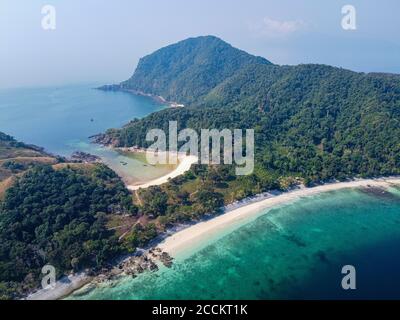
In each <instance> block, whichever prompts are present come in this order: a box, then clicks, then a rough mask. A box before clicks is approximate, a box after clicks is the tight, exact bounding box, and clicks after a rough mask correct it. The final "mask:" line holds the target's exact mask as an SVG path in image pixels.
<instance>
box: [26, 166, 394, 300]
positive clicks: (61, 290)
mask: <svg viewBox="0 0 400 320" xmlns="http://www.w3.org/2000/svg"><path fill="white" fill-rule="evenodd" d="M194 160H196V161H197V159H194V158H192V159H187V161H186V162H185V163H184V165H183V166H182V167H181V168H180V170H179V171H178V172H177V173H179V172H182V173H183V172H186V171H187V170H188V168H190V166H191V164H192V163H193V161H194ZM181 165H182V163H181ZM167 180H168V179H167ZM164 181H165V180H164ZM159 183H160V184H161V183H164V182H162V180H161V181H159ZM393 185H397V186H399V185H400V177H392V178H377V179H366V180H353V181H349V182H336V183H329V184H324V185H320V186H317V187H313V188H305V187H302V188H299V189H295V190H292V191H289V192H284V193H281V194H279V195H273V194H269V195H268V196H266V197H264V198H263V199H262V200H260V201H257V200H256V201H255V202H251V203H249V204H244V205H243V206H240V207H238V208H236V209H233V210H229V209H228V210H227V211H226V212H225V213H224V214H222V215H220V216H217V217H215V218H212V219H210V220H208V221H204V222H199V223H197V224H194V225H192V226H189V227H187V228H185V229H183V230H181V231H178V232H176V233H174V234H173V235H171V236H169V237H167V238H166V239H165V240H163V241H162V242H161V243H160V244H159V245H158V247H159V248H160V249H162V250H163V251H165V252H168V253H169V254H170V255H171V256H173V257H174V256H176V255H177V254H178V253H180V252H182V251H185V250H189V251H190V248H191V247H193V246H194V245H196V244H198V243H200V242H201V241H202V240H204V239H208V238H210V237H211V236H212V235H214V234H216V233H219V232H223V231H224V230H226V229H227V228H229V227H230V226H233V225H235V224H236V223H240V222H241V221H247V219H250V218H252V217H254V218H256V217H257V216H258V215H260V214H261V213H262V211H263V210H264V209H267V208H272V207H274V206H277V205H281V204H285V203H288V202H291V201H293V200H296V199H299V198H302V197H308V196H313V195H316V194H319V193H323V192H328V191H334V190H341V189H345V188H360V187H382V188H387V187H390V186H393ZM90 281H91V278H90V277H88V276H87V275H85V274H84V273H80V274H77V275H74V276H69V277H68V278H63V279H62V280H60V281H59V282H57V285H56V287H55V288H54V289H50V290H44V289H42V290H39V291H37V292H36V293H33V294H31V295H30V296H29V297H27V299H28V300H56V299H62V298H64V297H66V296H68V295H69V294H71V293H72V292H73V291H75V290H78V289H80V288H82V287H83V286H84V285H86V284H88V283H90Z"/></svg>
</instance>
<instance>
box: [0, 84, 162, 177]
mask: <svg viewBox="0 0 400 320" xmlns="http://www.w3.org/2000/svg"><path fill="white" fill-rule="evenodd" d="M99 85H101V84H99V83H98V84H96V83H91V84H83V85H71V86H62V87H44V88H19V89H2V90H0V131H2V132H5V133H7V134H9V135H12V136H14V137H15V138H16V139H18V140H20V141H23V142H25V143H31V144H35V145H38V146H41V147H44V148H45V149H46V150H47V151H49V152H51V153H54V154H59V155H63V156H68V155H70V154H71V153H72V152H74V151H85V152H89V153H91V154H96V155H98V156H100V157H102V159H103V160H104V162H106V163H107V164H108V165H109V166H110V167H112V168H113V169H114V170H115V171H116V172H118V173H119V174H120V175H121V176H125V177H127V176H129V177H130V178H129V179H128V180H129V181H128V182H139V181H142V180H148V179H154V178H156V177H159V176H162V175H164V174H165V173H166V171H165V170H166V169H165V168H154V167H150V168H148V167H146V166H145V165H144V163H143V162H142V161H140V159H132V158H130V157H129V158H128V157H124V156H122V155H121V154H119V153H117V152H115V151H112V150H109V149H106V148H102V147H100V146H97V145H93V144H90V143H89V139H88V138H89V136H92V135H95V134H98V133H102V132H104V131H105V130H107V129H109V128H119V127H121V126H123V125H125V124H126V123H128V122H129V121H130V120H132V119H134V118H141V117H143V116H146V115H148V114H150V113H152V112H155V111H158V110H161V109H163V108H165V106H162V105H160V104H158V103H157V102H155V101H153V100H152V99H149V98H146V97H140V96H135V95H132V94H129V93H125V92H104V91H100V90H95V89H93V88H95V87H98V86H99ZM122 162H123V163H127V165H122V164H121V163H122Z"/></svg>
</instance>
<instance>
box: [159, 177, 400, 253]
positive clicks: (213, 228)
mask: <svg viewBox="0 0 400 320" xmlns="http://www.w3.org/2000/svg"><path fill="white" fill-rule="evenodd" d="M391 185H400V177H391V178H377V179H365V180H353V181H349V182H335V183H329V184H324V185H320V186H316V187H312V188H305V187H302V188H300V189H294V190H291V191H288V192H284V193H281V194H279V195H273V194H267V195H266V196H265V197H264V199H262V200H259V201H256V202H253V203H250V204H244V205H243V206H240V207H238V208H235V209H232V210H229V209H228V210H227V211H226V212H225V213H224V214H222V215H220V216H217V217H215V218H212V219H210V220H208V221H203V222H199V223H197V224H194V225H192V226H190V227H187V228H186V229H183V230H181V231H178V232H176V233H175V234H173V235H171V236H170V237H168V238H166V239H165V240H164V241H163V242H162V243H160V244H159V245H158V247H159V248H160V249H161V250H163V251H165V252H168V253H169V254H170V255H171V256H176V255H177V254H179V253H182V252H184V251H185V250H188V249H190V247H191V246H193V245H196V244H198V243H200V242H201V241H203V240H205V239H208V238H210V237H212V236H213V235H215V234H217V233H218V232H221V231H222V230H225V229H226V228H229V227H231V226H233V225H235V224H237V223H240V222H243V221H246V220H247V219H251V218H257V216H259V215H260V214H262V211H263V210H265V209H269V208H272V207H274V206H277V205H281V204H285V203H288V202H291V201H293V200H297V199H299V198H302V197H309V196H313V195H317V194H320V193H324V192H329V191H335V190H341V189H346V188H361V187H381V188H387V187H390V186H391Z"/></svg>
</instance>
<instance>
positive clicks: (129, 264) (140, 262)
mask: <svg viewBox="0 0 400 320" xmlns="http://www.w3.org/2000/svg"><path fill="white" fill-rule="evenodd" d="M172 260H173V258H172V257H171V256H170V255H169V254H168V253H166V252H163V251H162V250H161V249H160V248H153V249H150V250H149V251H148V253H145V254H143V255H141V256H131V257H129V258H127V259H126V260H124V261H123V262H121V263H119V264H118V265H116V266H114V267H113V268H110V269H103V270H102V271H101V274H99V275H98V276H97V277H96V279H95V283H97V284H100V283H102V282H107V281H113V280H116V279H118V278H119V277H121V276H123V275H127V276H131V277H132V278H136V277H137V276H138V275H139V274H142V273H145V272H157V271H158V270H159V265H158V264H157V261H159V262H161V263H162V264H163V265H164V266H165V267H167V268H171V267H172V265H173V263H172Z"/></svg>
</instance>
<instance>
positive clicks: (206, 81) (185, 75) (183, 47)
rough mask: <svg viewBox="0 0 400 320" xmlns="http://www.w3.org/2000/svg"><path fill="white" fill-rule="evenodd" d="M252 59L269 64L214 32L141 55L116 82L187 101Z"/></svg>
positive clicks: (124, 86) (127, 86) (185, 102)
mask: <svg viewBox="0 0 400 320" xmlns="http://www.w3.org/2000/svg"><path fill="white" fill-rule="evenodd" d="M254 63H257V64H265V65H267V64H270V62H269V61H267V60H266V59H264V58H260V57H255V56H252V55H250V54H248V53H246V52H244V51H242V50H239V49H236V48H234V47H232V46H231V45H229V44H228V43H226V42H224V41H222V40H221V39H219V38H217V37H214V36H204V37H198V38H190V39H187V40H184V41H181V42H178V43H176V44H173V45H170V46H167V47H165V48H162V49H160V50H157V51H156V52H154V53H152V54H150V55H148V56H146V57H144V58H142V59H141V60H140V61H139V64H138V66H137V69H136V71H135V72H134V74H133V76H132V77H131V78H130V79H129V80H127V81H125V82H123V83H121V85H120V86H121V88H123V89H130V90H135V91H141V92H144V93H148V94H153V95H157V96H162V97H164V98H165V99H166V100H168V101H176V102H179V103H184V104H191V103H194V102H197V101H198V100H199V99H200V98H201V97H202V96H204V95H206V94H207V93H209V92H210V91H211V90H212V89H213V88H215V87H216V86H217V85H218V84H220V83H221V82H223V81H224V80H226V79H227V78H229V77H230V76H232V75H233V74H234V73H235V72H237V71H238V70H240V69H241V68H242V67H244V66H246V65H249V64H254Z"/></svg>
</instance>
